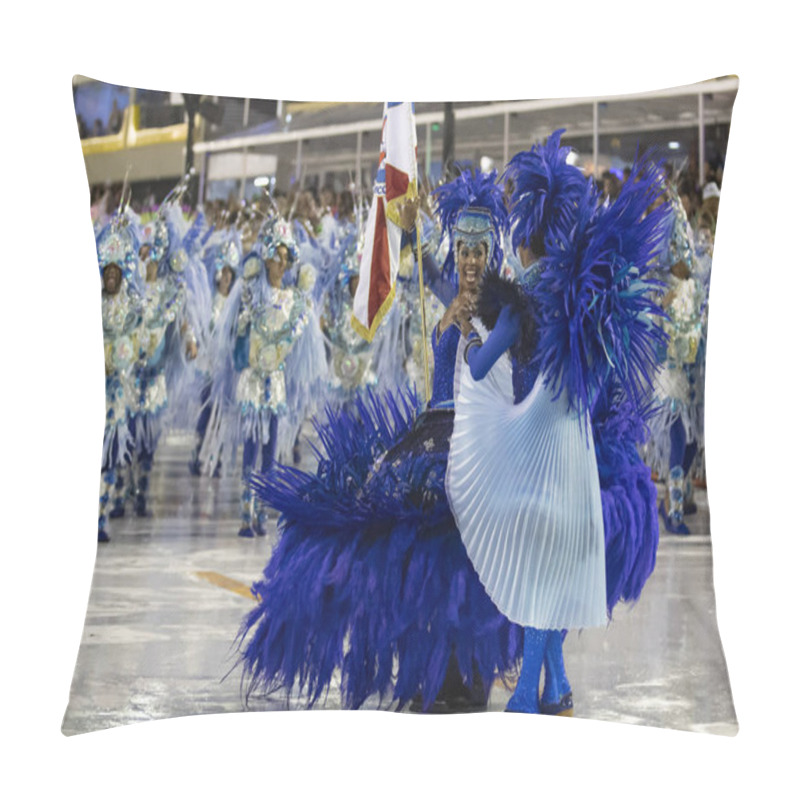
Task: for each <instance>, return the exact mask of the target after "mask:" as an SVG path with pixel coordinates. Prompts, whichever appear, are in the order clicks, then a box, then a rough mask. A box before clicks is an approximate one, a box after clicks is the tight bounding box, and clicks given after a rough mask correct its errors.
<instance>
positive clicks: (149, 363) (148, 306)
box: [131, 181, 205, 516]
mask: <svg viewBox="0 0 800 800" xmlns="http://www.w3.org/2000/svg"><path fill="white" fill-rule="evenodd" d="M184 188H185V181H184V182H182V183H181V184H180V185H179V186H178V187H177V189H176V190H173V192H171V193H170V194H169V195H168V196H167V198H166V199H165V201H164V203H163V204H162V206H161V208H160V209H159V212H158V214H157V215H156V217H155V219H153V220H152V221H151V222H150V223H148V224H146V225H145V226H144V227H143V230H142V234H143V238H144V243H143V245H142V248H141V250H140V259H141V264H142V271H143V273H144V274H143V276H142V277H143V279H144V297H143V305H144V308H143V314H142V319H141V323H140V328H139V331H138V343H139V352H138V361H137V365H136V370H135V372H134V380H135V386H134V391H135V394H136V398H137V404H136V406H135V410H134V414H133V417H132V420H131V424H132V428H133V435H134V457H133V465H132V467H133V469H132V472H133V484H134V490H135V497H134V509H135V511H136V514H137V515H138V516H146V515H147V514H148V510H147V498H148V491H149V484H150V472H151V470H152V467H153V459H154V457H155V453H156V448H157V447H158V442H159V439H160V436H161V430H162V423H163V415H164V412H165V410H166V408H167V398H168V395H169V394H170V391H169V389H170V388H172V387H175V385H176V383H177V381H178V376H179V375H180V374H181V372H182V369H183V367H184V366H185V364H186V360H192V359H194V358H195V357H196V355H197V333H196V332H197V331H199V330H200V329H201V327H200V326H201V323H200V322H199V320H198V319H196V318H195V320H194V324H192V320H191V319H190V316H189V314H188V312H187V267H188V266H189V264H190V259H189V255H188V253H187V251H186V249H185V248H184V245H183V242H184V237H185V235H186V234H187V230H186V227H187V226H186V224H185V221H184V219H183V216H182V212H181V209H180V206H179V205H178V201H179V199H180V197H181V195H182V193H183V190H184ZM204 277H205V270H203V275H202V276H199V277H198V278H197V279H196V280H195V281H194V283H195V284H198V283H200V282H201V280H202V279H203V278H204ZM193 294H194V293H193ZM168 373H169V374H168ZM172 392H173V393H177V390H176V389H175V388H172Z"/></svg>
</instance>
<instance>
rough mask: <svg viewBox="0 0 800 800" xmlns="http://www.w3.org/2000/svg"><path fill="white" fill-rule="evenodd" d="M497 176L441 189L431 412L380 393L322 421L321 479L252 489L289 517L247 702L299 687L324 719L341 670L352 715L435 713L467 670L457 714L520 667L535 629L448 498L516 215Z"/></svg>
mask: <svg viewBox="0 0 800 800" xmlns="http://www.w3.org/2000/svg"><path fill="white" fill-rule="evenodd" d="M494 178H495V176H494V175H490V176H482V175H477V176H476V175H462V176H461V177H460V178H458V179H456V181H454V182H453V183H452V184H450V185H446V186H445V187H441V188H440V190H438V194H437V198H436V199H437V200H438V213H439V214H440V216H441V219H442V221H443V227H444V229H445V230H446V232H447V234H448V241H449V246H450V252H449V254H448V259H447V262H446V271H445V276H446V277H445V279H444V280H442V279H441V278H440V280H441V283H442V287H444V284H447V285H448V286H449V290H450V291H449V294H450V298H449V299H450V302H449V304H448V308H447V310H446V311H445V313H444V315H443V317H442V320H441V322H440V323H439V324H438V325H437V326H436V328H435V330H433V331H432V336H431V338H432V341H433V352H434V374H433V389H432V396H431V399H430V402H429V403H428V406H427V408H426V410H425V411H424V412H423V413H421V414H417V412H416V398H415V397H414V396H413V395H411V394H409V393H399V394H395V395H392V394H387V395H385V396H384V397H382V398H381V397H379V396H378V395H377V394H375V393H368V394H367V395H366V396H361V397H359V398H357V399H356V401H355V404H354V407H351V408H345V409H342V410H341V411H339V412H334V411H332V410H331V411H330V412H329V413H328V414H327V416H326V420H325V423H322V422H317V432H318V434H319V437H320V452H319V463H318V467H317V471H316V473H315V474H313V473H304V472H301V471H299V470H297V469H294V468H291V467H282V466H276V467H274V468H273V470H272V472H271V473H269V474H267V475H259V476H254V479H253V483H254V486H255V487H256V491H257V492H258V494H259V496H260V497H261V498H262V499H263V500H264V502H265V503H267V504H269V505H270V506H271V507H272V508H275V509H276V510H277V511H279V512H280V513H281V517H280V520H279V530H280V540H279V542H278V543H277V545H276V547H275V549H274V550H273V553H272V556H271V558H270V561H269V563H268V564H267V567H266V569H265V571H264V575H263V578H262V579H261V580H259V581H258V582H256V583H255V584H254V587H253V591H254V593H255V594H256V595H257V597H258V605H257V607H256V608H255V609H254V610H253V611H252V612H251V613H250V614H249V615H248V616H247V618H246V619H245V621H244V623H243V626H242V630H241V648H242V650H241V652H242V662H243V667H244V678H243V679H244V680H245V681H246V682H247V684H248V692H250V691H256V690H266V691H271V690H276V689H280V688H283V689H287V690H289V691H291V690H292V689H293V687H294V686H295V684H296V683H297V685H298V688H299V689H300V690H301V691H305V692H306V693H307V698H308V704H309V706H312V705H313V704H315V703H316V702H318V701H319V700H320V698H321V697H322V696H323V694H324V693H325V692H326V690H327V689H328V687H329V686H330V684H331V681H332V680H333V678H334V671H335V670H340V671H341V694H342V703H343V705H344V706H346V707H348V708H358V707H360V706H362V705H363V704H364V702H365V701H366V700H367V699H368V698H369V697H371V696H373V695H374V696H377V697H379V698H380V699H381V700H389V701H390V702H393V703H396V707H397V708H403V707H406V706H407V705H409V704H410V703H411V702H412V701H414V700H415V699H417V698H418V699H419V702H420V706H421V707H422V708H423V709H425V710H431V709H433V708H434V704H435V703H436V700H437V696H439V695H440V692H441V690H442V688H443V686H445V683H446V682H447V681H448V680H449V678H450V675H448V670H449V668H451V667H452V665H455V666H456V671H457V676H456V677H457V683H458V684H459V685H460V688H461V690H462V691H461V693H460V695H459V696H457V695H456V694H455V693H453V692H448V693H447V697H448V701H449V703H450V709H451V710H452V709H453V708H468V707H471V706H472V707H474V706H475V705H476V704H477V706H478V707H484V706H485V704H486V699H487V697H488V693H489V689H490V687H491V685H492V682H493V681H494V679H495V676H496V675H497V674H498V673H499V674H504V673H506V672H507V671H508V670H510V669H512V668H513V666H514V665H515V663H516V662H517V659H518V657H519V655H520V653H521V644H522V636H521V629H519V628H518V627H517V626H515V625H513V624H511V623H509V622H508V621H507V620H506V619H505V618H504V617H503V616H502V615H501V614H500V613H499V612H498V611H497V609H496V607H495V606H494V605H493V603H492V602H491V601H490V599H489V598H488V596H487V595H486V592H485V591H484V589H483V587H482V586H481V584H480V582H479V580H478V577H477V575H476V573H475V571H474V569H473V568H472V565H471V564H470V562H469V559H468V558H467V555H466V552H465V550H464V547H463V544H462V542H461V538H460V536H459V534H458V530H457V528H456V527H455V524H454V520H453V517H452V515H451V513H450V509H449V505H448V502H447V497H446V495H445V491H444V477H445V471H446V467H447V454H448V449H449V440H450V432H451V429H452V421H453V377H454V370H455V361H456V352H457V350H458V345H459V341H460V340H461V338H462V329H463V327H464V326H466V325H467V324H468V318H469V313H470V309H471V308H472V306H473V304H474V302H475V295H476V292H477V289H478V286H479V284H480V277H481V273H482V271H483V269H485V268H486V269H491V270H497V269H498V267H499V265H500V263H501V262H502V250H501V247H500V246H499V245H500V242H501V238H500V237H501V234H502V232H503V231H504V230H505V225H506V217H507V214H506V210H505V207H504V205H503V203H502V193H501V192H499V191H498V187H497V185H496V183H495V180H494ZM450 281H452V282H450ZM476 695H477V697H476Z"/></svg>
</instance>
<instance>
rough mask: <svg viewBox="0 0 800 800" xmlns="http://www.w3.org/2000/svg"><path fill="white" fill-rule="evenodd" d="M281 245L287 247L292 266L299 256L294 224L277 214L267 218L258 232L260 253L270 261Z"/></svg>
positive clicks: (265, 259)
mask: <svg viewBox="0 0 800 800" xmlns="http://www.w3.org/2000/svg"><path fill="white" fill-rule="evenodd" d="M281 246H282V247H285V248H286V249H287V251H288V255H289V266H291V265H292V264H294V263H295V262H296V261H297V257H298V250H297V241H296V240H295V238H294V234H293V233H292V226H291V225H290V224H289V223H288V222H286V220H284V219H283V218H281V217H279V216H277V215H276V216H273V217H270V218H269V219H267V220H266V221H265V222H264V224H263V225H262V226H261V230H260V231H259V232H258V249H259V254H260V256H261V258H263V259H264V261H270V260H272V259H273V258H274V257H275V254H276V253H277V252H278V248H279V247H281Z"/></svg>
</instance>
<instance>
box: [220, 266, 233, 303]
mask: <svg viewBox="0 0 800 800" xmlns="http://www.w3.org/2000/svg"><path fill="white" fill-rule="evenodd" d="M232 283H233V270H232V269H231V268H230V267H223V268H222V271H221V272H220V273H219V284H218V286H217V288H218V290H219V293H220V294H221V295H222V296H223V297H227V296H228V295H229V294H230V293H231V284H232Z"/></svg>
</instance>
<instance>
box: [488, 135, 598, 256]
mask: <svg viewBox="0 0 800 800" xmlns="http://www.w3.org/2000/svg"><path fill="white" fill-rule="evenodd" d="M562 133H564V131H563V130H558V131H555V132H554V133H552V134H551V135H550V136H549V137H548V138H547V139H546V140H545V141H544V143H543V144H535V145H533V147H531V149H530V150H527V151H526V152H524V153H518V154H517V155H515V156H514V157H513V158H512V159H511V161H509V163H508V166H507V167H506V171H505V173H504V176H503V177H504V178H505V179H506V180H510V181H511V182H512V184H513V192H512V195H511V214H510V219H509V221H510V224H511V227H512V230H513V233H512V236H511V243H512V245H513V247H514V249H515V250H517V249H519V247H520V245H529V244H530V243H531V241H532V240H535V239H537V238H541V239H542V240H544V239H546V238H547V235H548V233H552V232H553V231H554V230H555V231H563V230H565V229H568V226H567V224H566V223H567V222H568V220H569V219H570V218H571V217H572V216H574V213H575V209H576V208H577V205H578V203H579V202H580V199H581V197H582V196H583V194H584V192H585V190H586V184H587V179H586V178H585V177H584V176H583V173H582V172H581V171H580V170H579V169H578V168H577V167H574V166H572V165H571V164H568V163H567V157H568V156H569V154H570V152H571V150H570V148H569V147H561V134H562Z"/></svg>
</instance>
